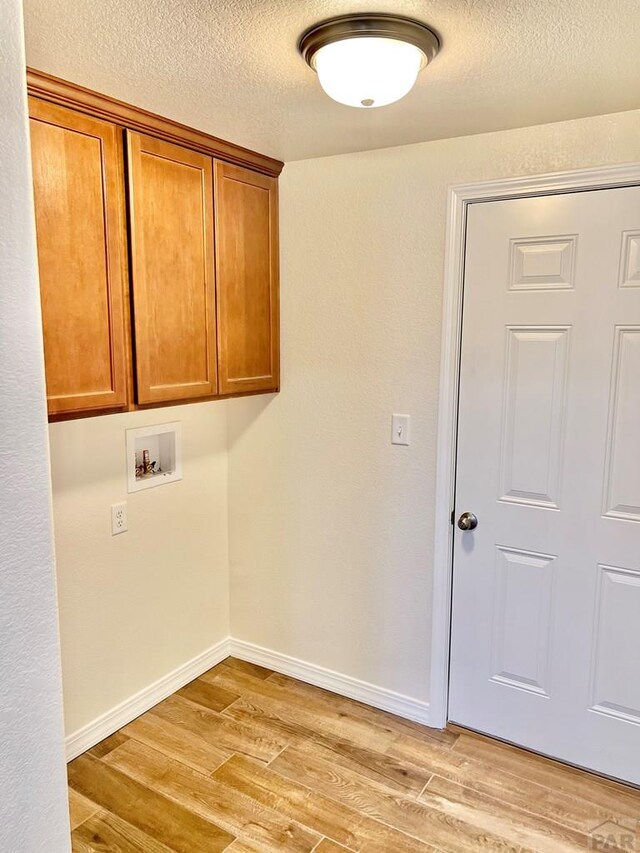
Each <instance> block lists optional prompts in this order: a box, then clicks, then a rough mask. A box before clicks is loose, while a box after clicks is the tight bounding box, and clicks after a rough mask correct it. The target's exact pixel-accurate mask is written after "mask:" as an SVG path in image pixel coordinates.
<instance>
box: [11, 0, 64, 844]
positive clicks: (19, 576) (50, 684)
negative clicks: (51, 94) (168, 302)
mask: <svg viewBox="0 0 640 853" xmlns="http://www.w3.org/2000/svg"><path fill="white" fill-rule="evenodd" d="M1 26H2V60H1V63H0V68H1V74H0V115H1V116H2V122H1V123H0V199H2V204H0V472H1V476H0V602H1V605H0V803H1V806H0V813H1V814H2V819H1V820H0V849H1V850H6V851H21V853H22V851H24V853H37V851H42V853H63V851H67V850H69V846H70V845H69V826H68V814H67V799H66V786H65V774H64V753H63V741H62V698H61V684H60V658H59V645H58V626H57V620H56V591H55V582H54V574H53V548H52V536H51V507H50V487H49V463H48V447H47V431H46V410H45V403H44V367H43V361H42V333H41V321H40V299H39V291H38V275H37V268H36V254H35V229H34V221H33V209H32V207H33V202H32V191H31V175H30V165H29V158H28V139H27V118H26V92H25V60H24V52H23V35H22V4H21V3H20V2H19V0H6V2H4V3H3V6H2V25H1Z"/></svg>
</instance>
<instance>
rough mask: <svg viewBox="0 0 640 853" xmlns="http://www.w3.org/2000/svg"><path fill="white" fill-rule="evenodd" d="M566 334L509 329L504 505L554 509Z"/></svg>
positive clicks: (540, 329) (556, 330) (561, 431)
mask: <svg viewBox="0 0 640 853" xmlns="http://www.w3.org/2000/svg"><path fill="white" fill-rule="evenodd" d="M569 333H570V328H568V327H564V328H551V327H548V326H546V327H538V328H525V327H520V328H514V327H510V328H508V329H507V355H506V367H505V389H504V417H503V424H502V451H501V466H500V467H501V486H500V500H502V501H511V502H514V503H521V504H528V505H529V506H546V507H549V508H554V509H557V508H558V503H559V498H560V495H559V487H560V463H561V453H562V444H563V434H564V417H563V415H564V409H565V387H566V373H567V353H568V346H569Z"/></svg>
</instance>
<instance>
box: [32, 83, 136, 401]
mask: <svg viewBox="0 0 640 853" xmlns="http://www.w3.org/2000/svg"><path fill="white" fill-rule="evenodd" d="M29 111H30V128H31V154H32V162H33V181H34V200H35V213H36V229H37V235H38V265H39V272H40V290H41V298H42V320H43V332H44V350H45V364H46V376H47V400H48V406H49V413H50V414H61V413H66V412H81V411H86V410H99V409H113V408H120V407H123V406H125V405H126V403H127V366H128V361H127V355H126V353H127V333H126V328H125V324H126V322H127V316H128V315H127V308H126V295H127V286H126V234H125V225H124V189H123V186H124V179H123V163H122V140H121V131H120V130H119V129H118V128H117V127H116V126H115V125H112V124H109V123H108V122H104V121H100V120H99V119H94V118H91V117H89V116H85V115H82V114H80V113H76V112H74V111H73V110H69V109H66V108H64V107H59V106H55V105H53V104H49V103H46V102H44V101H39V100H38V99H36V98H30V99H29Z"/></svg>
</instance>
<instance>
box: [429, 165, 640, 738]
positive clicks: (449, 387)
mask: <svg viewBox="0 0 640 853" xmlns="http://www.w3.org/2000/svg"><path fill="white" fill-rule="evenodd" d="M637 184H640V164H638V163H629V164H625V165H621V166H610V167H603V168H596V169H580V170H577V171H572V172H554V173H550V174H546V175H534V176H531V177H519V178H507V179H503V180H498V181H486V182H482V183H475V184H460V185H457V186H452V187H449V199H448V213H447V240H446V254H445V273H444V302H443V312H442V349H441V357H440V395H439V403H438V443H437V448H438V450H437V453H438V456H437V468H436V471H437V474H436V511H435V548H434V562H433V610H432V634H431V690H430V703H429V725H431V726H434V727H436V728H443V727H444V726H445V725H446V723H447V716H448V704H449V644H450V639H451V584H452V579H453V531H454V528H453V525H452V524H451V513H452V512H453V509H454V498H455V469H456V436H457V428H458V423H457V421H458V418H457V413H458V391H459V372H460V346H461V342H462V293H463V286H464V254H465V232H466V223H467V208H468V206H469V205H470V204H472V203H473V202H479V201H495V200H498V199H507V198H522V197H525V196H536V195H552V194H557V193H564V192H576V191H580V190H583V191H588V190H597V189H611V188H614V187H625V186H634V185H637Z"/></svg>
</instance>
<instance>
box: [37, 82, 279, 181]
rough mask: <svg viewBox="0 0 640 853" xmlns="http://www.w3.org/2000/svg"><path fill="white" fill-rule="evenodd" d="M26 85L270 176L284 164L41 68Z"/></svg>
mask: <svg viewBox="0 0 640 853" xmlns="http://www.w3.org/2000/svg"><path fill="white" fill-rule="evenodd" d="M27 88H28V91H29V94H30V95H32V96H34V97H37V98H41V99H42V100H45V101H50V102H51V103H54V104H59V105H61V106H66V107H71V108H72V109H75V110H78V111H80V112H83V113H88V114H90V115H92V116H94V117H97V118H103V119H107V120H108V121H112V122H115V123H116V124H119V125H123V126H124V127H127V128H130V129H131V130H137V131H141V132H142V133H145V134H149V135H150V136H154V137H157V138H158V139H163V140H165V141H166V142H172V143H175V144H178V145H186V146H187V147H189V148H192V149H194V150H196V151H200V152H201V153H203V154H209V155H211V156H212V157H219V158H220V159H222V160H225V161H226V162H228V163H235V164H238V165H240V166H245V167H248V168H249V169H254V170H256V171H258V172H262V173H263V174H266V175H270V176H272V177H277V176H278V175H279V174H280V172H281V171H282V169H283V166H284V163H282V162H281V161H280V160H276V159H274V158H273V157H267V156H266V155H265V154H259V153H258V152H256V151H251V150H249V149H248V148H243V147H242V146H239V145H234V144H233V143H231V142H225V141H224V140H223V139H218V137H216V136H211V135H210V134H208V133H204V132H203V131H200V130H195V129H194V128H191V127H187V126H186V125H184V124H180V123H179V122H176V121H172V120H171V119H167V118H163V117H162V116H159V115H156V114H155V113H152V112H149V111H148V110H143V109H141V108H139V107H135V106H132V105H131V104H126V103H124V102H123V101H118V100H116V99H115V98H110V97H109V96H108V95H101V94H100V93H98V92H94V91H92V90H91V89H86V88H84V87H83V86H77V85H76V84H75V83H69V82H68V81H66V80H61V79H60V78H59V77H54V76H52V75H51V74H45V73H44V72H43V71H37V70H35V69H33V68H27Z"/></svg>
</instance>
